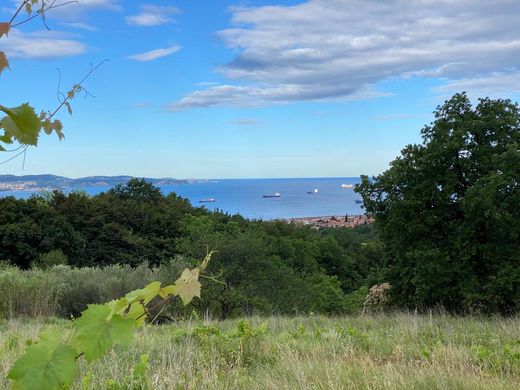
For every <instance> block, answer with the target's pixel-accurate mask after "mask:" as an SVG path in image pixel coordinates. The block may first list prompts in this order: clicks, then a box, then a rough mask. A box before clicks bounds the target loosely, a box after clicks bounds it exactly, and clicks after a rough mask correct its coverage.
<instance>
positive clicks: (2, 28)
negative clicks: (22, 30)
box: [0, 22, 11, 38]
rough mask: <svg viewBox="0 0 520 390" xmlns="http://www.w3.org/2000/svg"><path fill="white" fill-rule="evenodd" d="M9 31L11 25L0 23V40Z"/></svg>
mask: <svg viewBox="0 0 520 390" xmlns="http://www.w3.org/2000/svg"><path fill="white" fill-rule="evenodd" d="M10 29H11V23H7V22H3V23H0V38H2V37H3V36H4V35H7V34H8V33H9V30H10Z"/></svg>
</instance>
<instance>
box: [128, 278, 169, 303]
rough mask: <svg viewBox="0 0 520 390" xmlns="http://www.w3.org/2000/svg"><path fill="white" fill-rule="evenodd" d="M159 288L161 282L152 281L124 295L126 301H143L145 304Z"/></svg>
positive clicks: (157, 292) (154, 295)
mask: <svg viewBox="0 0 520 390" xmlns="http://www.w3.org/2000/svg"><path fill="white" fill-rule="evenodd" d="M160 289H161V282H152V283H150V284H148V285H147V286H145V287H144V288H142V289H139V290H134V291H131V292H129V293H128V294H126V295H125V298H126V299H128V303H133V302H141V301H143V302H144V304H145V305H146V304H147V303H149V302H150V301H151V300H152V299H154V298H155V297H156V296H157V294H159V290H160Z"/></svg>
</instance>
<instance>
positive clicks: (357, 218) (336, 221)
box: [285, 215, 374, 229]
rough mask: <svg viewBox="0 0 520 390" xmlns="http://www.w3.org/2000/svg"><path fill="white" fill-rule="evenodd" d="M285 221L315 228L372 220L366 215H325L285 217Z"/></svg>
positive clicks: (358, 223) (369, 222) (366, 222)
mask: <svg viewBox="0 0 520 390" xmlns="http://www.w3.org/2000/svg"><path fill="white" fill-rule="evenodd" d="M285 221H286V222H289V223H296V224H299V225H305V226H311V227H312V228H315V229H320V228H340V227H347V228H354V227H356V226H360V225H369V224H371V223H373V222H374V220H373V219H372V218H370V217H367V216H366V215H343V216H341V215H327V216H320V217H303V218H287V219H285Z"/></svg>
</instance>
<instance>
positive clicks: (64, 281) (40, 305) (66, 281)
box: [0, 259, 186, 319]
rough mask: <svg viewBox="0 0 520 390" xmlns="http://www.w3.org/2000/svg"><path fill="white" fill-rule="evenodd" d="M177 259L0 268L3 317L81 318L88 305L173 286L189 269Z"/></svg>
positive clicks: (0, 316) (0, 295)
mask: <svg viewBox="0 0 520 390" xmlns="http://www.w3.org/2000/svg"><path fill="white" fill-rule="evenodd" d="M185 265H186V264H185V262H184V261H183V260H182V259H177V260H176V261H172V262H170V263H168V264H164V265H161V266H160V267H157V268H149V267H148V265H147V264H142V265H140V266H138V267H136V268H131V267H130V266H124V265H112V266H107V267H93V268H89V267H86V268H71V267H69V266H65V265H58V266H54V267H51V268H48V269H38V268H34V269H30V270H20V269H19V268H16V267H11V266H1V267H0V297H1V299H0V318H4V319H13V318H17V317H66V318H69V317H71V316H77V315H78V314H79V313H81V311H83V310H85V309H86V307H87V304H90V303H104V302H108V301H110V300H112V299H116V298H119V297H121V296H124V295H125V294H126V293H127V292H129V291H131V290H135V289H137V288H141V287H143V286H144V285H146V284H147V283H149V282H150V281H153V280H159V281H162V282H165V283H172V282H173V281H175V279H176V278H177V277H178V276H179V275H180V272H181V270H182V268H183V266H185Z"/></svg>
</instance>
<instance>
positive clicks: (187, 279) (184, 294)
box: [175, 268, 201, 305]
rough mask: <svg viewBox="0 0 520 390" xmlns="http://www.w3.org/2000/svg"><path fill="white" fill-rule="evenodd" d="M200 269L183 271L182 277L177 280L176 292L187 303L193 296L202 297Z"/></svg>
mask: <svg viewBox="0 0 520 390" xmlns="http://www.w3.org/2000/svg"><path fill="white" fill-rule="evenodd" d="M200 287H201V285H200V282H199V269H198V268H194V269H191V270H190V269H188V268H186V269H185V270H184V271H182V274H181V277H180V278H179V279H177V280H176V281H175V293H176V295H178V296H179V297H181V299H182V303H184V305H187V304H188V303H190V302H191V301H192V299H193V298H195V297H199V298H200Z"/></svg>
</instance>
